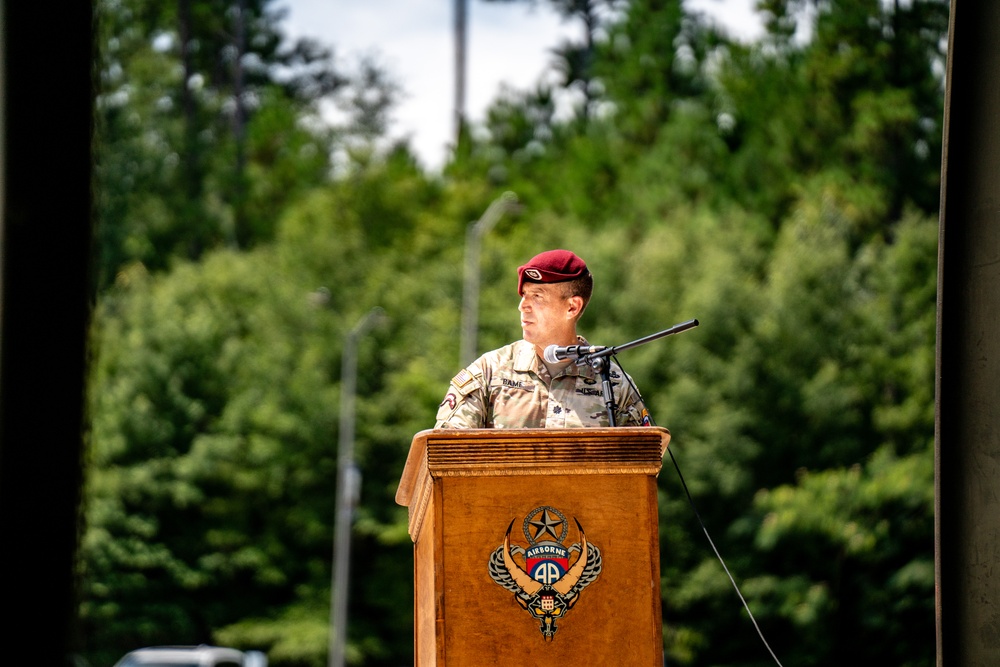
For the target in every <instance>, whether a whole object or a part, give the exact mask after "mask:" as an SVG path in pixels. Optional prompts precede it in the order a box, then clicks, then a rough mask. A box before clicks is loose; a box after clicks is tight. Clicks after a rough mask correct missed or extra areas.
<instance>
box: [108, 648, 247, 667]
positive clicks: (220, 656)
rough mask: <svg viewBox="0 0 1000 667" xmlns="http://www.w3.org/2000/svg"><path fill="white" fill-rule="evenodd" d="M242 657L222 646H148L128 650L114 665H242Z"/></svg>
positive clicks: (190, 666)
mask: <svg viewBox="0 0 1000 667" xmlns="http://www.w3.org/2000/svg"><path fill="white" fill-rule="evenodd" d="M243 657H244V654H243V652H242V651H238V650H236V649H234V648H224V647H222V646H205V645H202V646H150V647H147V648H141V649H137V650H135V651H131V652H129V653H128V654H126V655H125V657H123V658H122V659H121V660H119V661H118V662H117V663H116V664H115V667H242V665H243V664H244V663H243Z"/></svg>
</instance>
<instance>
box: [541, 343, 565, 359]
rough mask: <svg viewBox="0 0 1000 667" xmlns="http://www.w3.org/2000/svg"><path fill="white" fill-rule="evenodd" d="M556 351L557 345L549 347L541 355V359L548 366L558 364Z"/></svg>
mask: <svg viewBox="0 0 1000 667" xmlns="http://www.w3.org/2000/svg"><path fill="white" fill-rule="evenodd" d="M557 349H559V346H558V345H549V346H548V347H547V348H545V351H544V352H543V353H542V359H545V361H546V362H547V363H550V364H558V363H559V362H560V361H561V360H560V359H559V357H557V356H556V350H557Z"/></svg>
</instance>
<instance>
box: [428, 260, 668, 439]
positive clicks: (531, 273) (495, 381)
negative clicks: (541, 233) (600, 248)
mask: <svg viewBox="0 0 1000 667" xmlns="http://www.w3.org/2000/svg"><path fill="white" fill-rule="evenodd" d="M593 287H594V279H593V276H591V274H590V270H589V269H588V268H587V265H586V263H585V262H584V261H583V260H582V259H580V258H579V257H577V256H576V255H575V254H574V253H572V252H570V251H568V250H549V251H547V252H543V253H541V254H539V255H536V256H535V257H533V258H531V260H530V261H528V263H527V264H525V265H524V266H522V267H520V268H518V270H517V291H518V294H520V295H521V302H520V305H519V306H518V311H520V314H521V332H522V335H523V339H522V340H519V341H516V342H514V343H511V344H509V345H505V346H504V347H501V348H500V349H498V350H493V351H492V352H487V353H486V354H484V355H483V356H481V357H479V359H477V360H476V361H474V362H472V364H470V365H469V366H468V367H467V368H465V369H463V370H462V371H460V372H459V373H458V375H456V376H455V377H454V378H452V380H451V384H450V385H449V387H448V393H447V394H446V395H445V397H444V400H443V401H442V402H441V405H440V407H439V408H438V413H437V422H436V424H435V428H558V427H565V428H573V427H581V426H610V424H609V423H608V414H607V406H606V405H605V403H604V396H603V393H602V391H601V378H600V376H599V375H598V374H597V373H596V372H595V371H594V369H593V368H591V366H590V365H589V364H583V365H577V363H576V361H575V360H573V359H567V360H563V361H557V362H555V363H552V362H551V361H546V359H545V356H544V354H545V348H547V347H549V346H550V345H556V346H560V347H563V346H570V345H584V346H589V343H588V342H587V341H586V340H585V339H584V338H583V337H582V336H578V335H577V333H576V325H577V322H578V321H579V320H580V316H581V315H582V314H583V311H584V309H586V307H587V303H588V302H589V301H590V295H591V293H592V292H593ZM607 362H608V363H609V364H610V373H611V382H612V385H613V388H614V395H615V404H616V407H617V412H616V414H615V421H616V425H617V426H640V425H648V424H649V423H650V421H649V416H648V413H647V411H646V408H645V406H644V405H643V403H642V398H641V397H640V396H639V394H638V392H637V391H636V390H635V387H634V386H633V385H632V382H631V379H630V378H627V377H626V375H625V373H624V371H622V369H621V368H620V367H619V366H618V365H617V364H614V363H612V362H611V360H610V359H607Z"/></svg>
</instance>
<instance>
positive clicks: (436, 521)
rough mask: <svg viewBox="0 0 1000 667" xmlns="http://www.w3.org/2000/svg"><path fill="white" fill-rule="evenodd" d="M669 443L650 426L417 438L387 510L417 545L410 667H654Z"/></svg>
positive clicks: (445, 432)
mask: <svg viewBox="0 0 1000 667" xmlns="http://www.w3.org/2000/svg"><path fill="white" fill-rule="evenodd" d="M669 441H670V432H669V431H667V430H666V429H665V428H660V427H629V428H579V429H509V430H495V429H435V430H427V431H421V432H420V433H418V434H417V435H416V436H414V438H413V443H412V445H411V447H410V453H409V456H408V457H407V460H406V467H405V469H404V470H403V475H402V479H401V480H400V483H399V488H398V490H397V492H396V502H397V503H399V504H400V505H404V506H407V507H408V508H409V532H410V537H411V538H412V539H413V542H414V593H415V597H414V661H415V664H416V665H417V667H432V666H435V667H442V666H445V665H450V666H451V667H465V666H469V665H471V666H475V667H481V666H486V665H505V666H506V665H520V666H521V667H530V666H531V665H556V664H574V663H575V664H588V665H616V666H623V665H643V666H649V667H660V666H661V665H662V664H663V635H662V619H661V608H660V549H659V530H658V515H657V491H656V476H657V474H658V473H659V471H660V467H661V464H662V460H663V455H664V453H665V452H666V449H667V445H668V443H669ZM576 661H580V662H579V663H576Z"/></svg>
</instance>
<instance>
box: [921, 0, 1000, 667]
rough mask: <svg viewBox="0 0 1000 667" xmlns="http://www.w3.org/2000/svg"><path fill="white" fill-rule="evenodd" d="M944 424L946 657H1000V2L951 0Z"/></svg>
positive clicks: (940, 556)
mask: <svg viewBox="0 0 1000 667" xmlns="http://www.w3.org/2000/svg"><path fill="white" fill-rule="evenodd" d="M949 41H950V45H949V76H948V87H947V99H946V111H945V131H944V140H945V154H944V162H943V167H942V177H943V178H942V193H941V194H942V202H941V237H940V241H941V243H940V249H939V262H938V267H939V285H938V336H937V346H938V349H937V369H938V371H937V419H936V427H935V459H936V461H935V463H936V478H935V485H936V497H937V500H936V502H937V507H936V530H935V553H936V568H937V612H938V619H937V620H938V637H937V639H938V642H937V645H938V665H939V666H940V665H947V666H948V667H952V666H954V667H976V666H978V665H982V666H986V665H995V664H997V656H1000V2H996V1H995V0H952V2H951V27H950V36H949Z"/></svg>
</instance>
